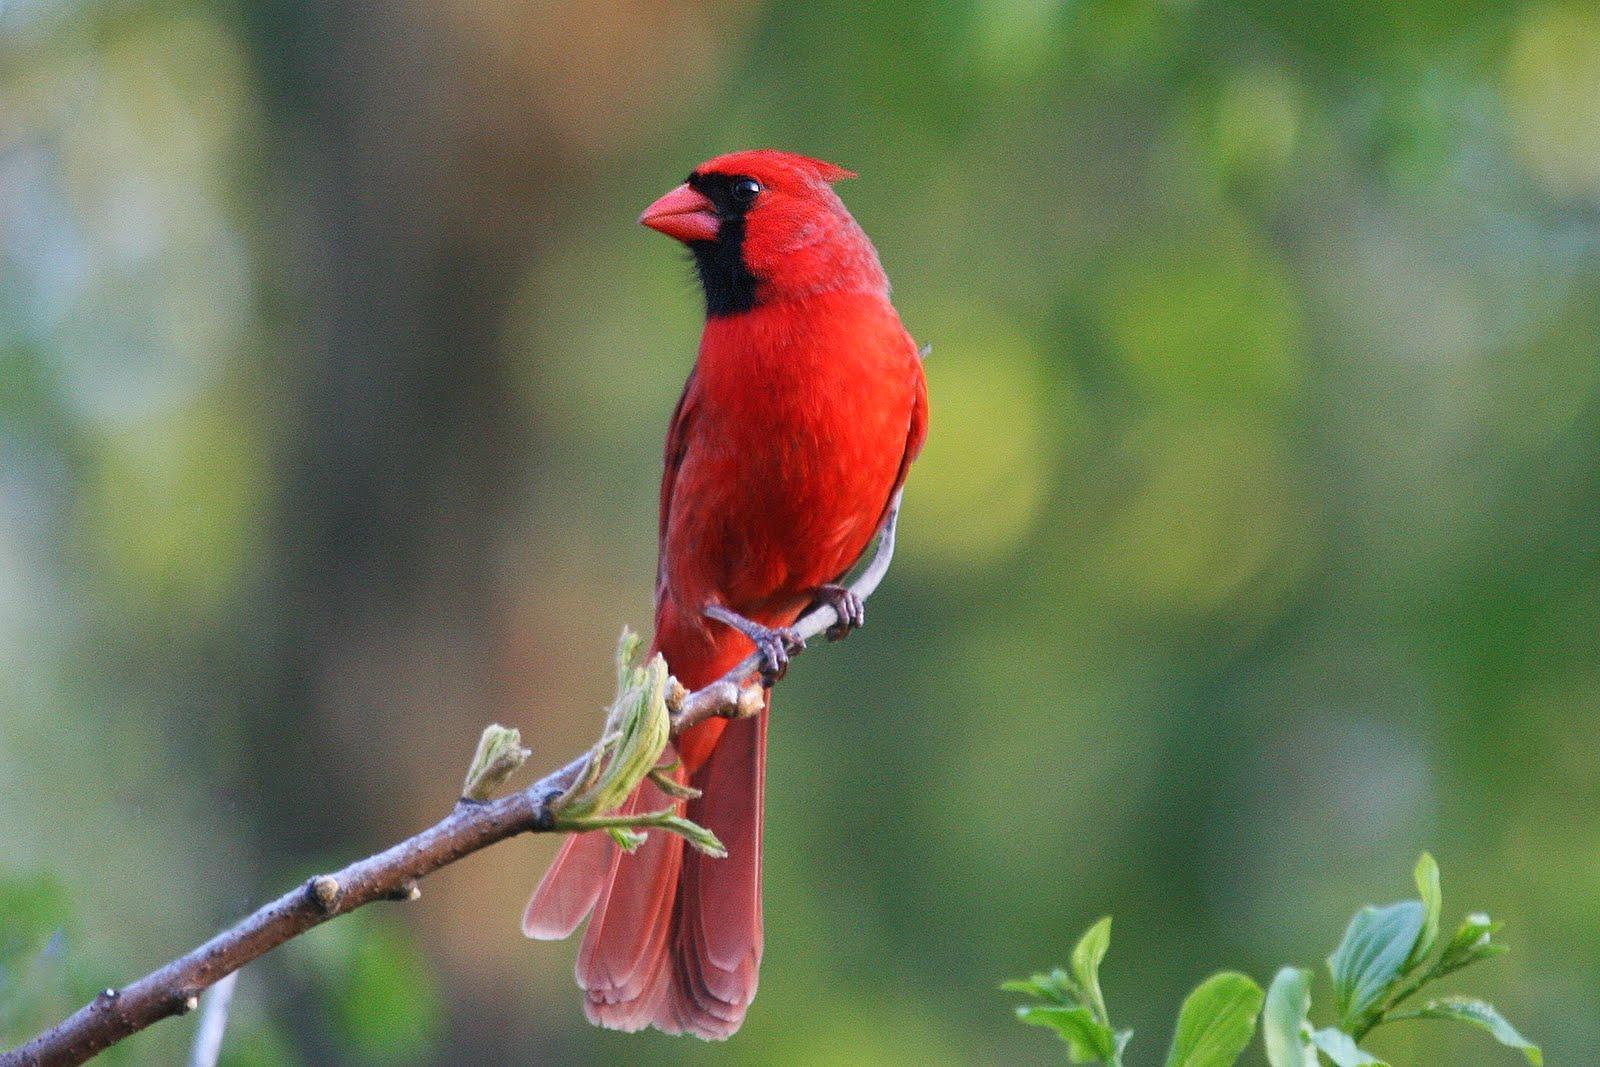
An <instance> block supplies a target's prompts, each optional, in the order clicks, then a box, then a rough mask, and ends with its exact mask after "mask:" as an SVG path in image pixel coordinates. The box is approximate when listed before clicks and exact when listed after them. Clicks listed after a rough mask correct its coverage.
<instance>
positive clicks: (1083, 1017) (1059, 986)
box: [1000, 916, 1133, 1067]
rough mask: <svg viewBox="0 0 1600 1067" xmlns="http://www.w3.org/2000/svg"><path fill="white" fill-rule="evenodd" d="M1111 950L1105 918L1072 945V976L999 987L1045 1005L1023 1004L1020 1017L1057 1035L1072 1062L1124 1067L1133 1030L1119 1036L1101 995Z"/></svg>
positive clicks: (1047, 976) (1060, 974)
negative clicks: (1102, 973) (1102, 966)
mask: <svg viewBox="0 0 1600 1067" xmlns="http://www.w3.org/2000/svg"><path fill="white" fill-rule="evenodd" d="M1110 947H1111V918H1110V916H1107V917H1106V918H1104V919H1101V920H1100V921H1099V922H1097V923H1095V924H1094V925H1093V926H1091V927H1089V929H1088V930H1087V931H1085V932H1084V935H1083V936H1082V937H1081V938H1079V939H1078V943H1077V944H1076V945H1075V946H1073V949H1072V957H1071V961H1072V962H1071V966H1072V973H1071V974H1068V973H1067V972H1066V971H1063V970H1061V969H1060V968H1059V967H1058V968H1056V969H1055V970H1053V971H1050V972H1049V973H1048V974H1036V975H1034V976H1033V977H1032V978H1024V979H1019V980H1016V981H1011V982H1006V983H1004V984H1003V985H1002V986H1001V987H1000V988H1002V989H1005V990H1009V991H1010V992H1013V993H1025V994H1027V995H1029V996H1032V997H1036V998H1038V999H1040V1000H1042V1001H1045V1002H1046V1003H1044V1004H1024V1005H1022V1006H1020V1007H1018V1008H1017V1018H1019V1019H1021V1020H1022V1021H1023V1022H1025V1023H1028V1024H1029V1025H1031V1026H1044V1027H1048V1028H1049V1029H1051V1030H1054V1031H1055V1032H1056V1034H1057V1036H1059V1037H1060V1038H1061V1040H1062V1041H1065V1042H1066V1044H1067V1056H1068V1058H1070V1059H1071V1060H1072V1062H1073V1063H1109V1064H1115V1065H1118V1067H1120V1065H1121V1063H1122V1050H1123V1048H1124V1047H1125V1046H1126V1045H1127V1043H1128V1039H1129V1038H1130V1037H1132V1036H1133V1031H1132V1030H1123V1031H1120V1032H1119V1031H1116V1030H1114V1029H1113V1028H1112V1026H1111V1019H1110V1017H1109V1016H1108V1015H1107V1014H1106V1001H1105V996H1104V995H1103V994H1102V993H1101V991H1100V963H1101V961H1102V960H1104V959H1105V957H1106V949H1108V948H1110Z"/></svg>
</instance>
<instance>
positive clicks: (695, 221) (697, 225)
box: [639, 185, 722, 242]
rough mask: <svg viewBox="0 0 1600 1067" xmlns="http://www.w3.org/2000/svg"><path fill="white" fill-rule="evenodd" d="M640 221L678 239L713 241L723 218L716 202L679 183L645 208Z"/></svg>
mask: <svg viewBox="0 0 1600 1067" xmlns="http://www.w3.org/2000/svg"><path fill="white" fill-rule="evenodd" d="M639 222H640V224H641V225H644V226H648V227H650V228H651V229H652V230H655V231H657V232H658V233H664V234H666V235H667V236H668V237H672V238H676V239H677V240H679V241H684V242H689V241H714V240H716V238H717V227H718V226H720V225H721V222H722V220H721V219H719V218H718V217H717V209H716V206H715V205H713V204H712V203H711V201H710V200H707V199H706V198H705V197H704V196H701V195H700V194H699V193H697V192H695V191H694V190H693V189H691V188H689V186H688V185H680V186H678V187H677V188H676V189H674V190H672V192H670V193H668V194H667V195H666V196H663V197H662V198H661V199H660V200H657V201H656V202H655V203H653V204H651V205H650V206H649V207H647V208H645V209H644V214H643V215H640V216H639Z"/></svg>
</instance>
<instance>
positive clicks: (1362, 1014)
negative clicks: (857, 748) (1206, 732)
mask: <svg viewBox="0 0 1600 1067" xmlns="http://www.w3.org/2000/svg"><path fill="white" fill-rule="evenodd" d="M1414 876H1415V879H1416V885H1417V894H1418V899H1415V900H1403V901H1400V902H1398V903H1395V904H1390V905H1387V906H1385V907H1373V906H1370V905H1369V906H1367V907H1364V908H1362V909H1361V910H1360V911H1358V912H1357V913H1356V914H1355V916H1354V917H1353V918H1352V919H1351V920H1350V925H1349V926H1348V927H1347V928H1346V930H1345V933H1344V937H1343V939H1341V940H1340V942H1339V946H1338V947H1337V948H1335V949H1334V950H1333V954H1332V955H1330V956H1329V957H1328V961H1327V962H1328V973H1329V976H1330V978H1331V980H1332V986H1333V1006H1334V1012H1335V1015H1336V1021H1335V1023H1334V1024H1333V1025H1331V1026H1326V1027H1323V1028H1321V1029H1316V1028H1314V1027H1313V1026H1312V1024H1311V1022H1310V1014H1311V978H1312V976H1311V972H1310V971H1309V970H1306V969H1304V968H1300V967H1284V968H1283V969H1281V970H1280V971H1278V973H1277V976H1276V977H1275V978H1274V979H1273V980H1272V984H1271V986H1270V987H1269V988H1268V990H1267V992H1266V994H1265V996H1264V997H1263V994H1262V992H1261V987H1260V986H1258V985H1256V983H1255V982H1254V981H1252V980H1251V979H1250V978H1249V977H1247V976H1245V975H1243V974H1239V973H1237V972H1233V971H1223V972H1219V973H1217V974H1214V975H1212V976H1211V977H1210V978H1207V979H1206V980H1205V981H1204V982H1202V983H1200V985H1199V986H1197V987H1196V988H1195V990H1194V991H1193V992H1191V993H1190V994H1189V996H1188V997H1187V998H1186V999H1185V1000H1184V1002H1183V1007H1182V1008H1181V1009H1180V1010H1179V1013H1178V1022H1177V1027H1176V1030H1175V1032H1174V1034H1173V1038H1172V1044H1171V1046H1170V1047H1169V1049H1168V1052H1167V1060H1166V1067H1231V1065H1232V1064H1234V1063H1235V1062H1236V1061H1237V1060H1238V1058H1239V1056H1240V1055H1241V1054H1242V1053H1243V1052H1244V1050H1245V1049H1246V1048H1247V1047H1248V1046H1249V1044H1250V1041H1251V1039H1252V1037H1254V1035H1255V1029H1256V1019H1257V1017H1258V1016H1259V1017H1260V1019H1261V1030H1262V1043H1263V1044H1264V1045H1265V1049H1266V1055H1267V1061H1268V1062H1269V1063H1270V1064H1271V1065H1272V1067H1323V1064H1324V1063H1328V1064H1332V1065H1333V1067H1388V1065H1387V1064H1386V1063H1384V1061H1382V1060H1380V1059H1378V1058H1377V1057H1376V1056H1373V1055H1371V1054H1370V1053H1368V1052H1366V1051H1365V1050H1363V1049H1362V1048H1361V1045H1360V1042H1361V1041H1362V1040H1363V1039H1364V1038H1365V1037H1366V1036H1367V1034H1369V1033H1370V1032H1371V1031H1372V1030H1373V1029H1375V1028H1376V1027H1378V1026H1380V1025H1382V1024H1385V1023H1393V1022H1398V1021H1401V1020H1407V1019H1431V1020H1443V1021H1449V1022H1458V1023H1465V1024H1467V1025H1470V1026H1474V1027H1477V1028H1478V1029H1481V1030H1483V1031H1485V1032H1486V1033H1488V1034H1489V1035H1490V1036H1491V1037H1493V1038H1494V1039H1495V1040H1497V1041H1499V1042H1500V1043H1501V1044H1502V1045H1505V1046H1506V1047H1508V1048H1513V1049H1516V1050H1517V1051H1519V1052H1521V1053H1522V1055H1523V1057H1524V1058H1525V1059H1526V1060H1527V1061H1528V1063H1530V1064H1532V1065H1533V1067H1541V1065H1542V1064H1543V1062H1544V1058H1543V1054H1542V1053H1541V1052H1540V1050H1539V1047H1538V1046H1537V1045H1535V1044H1533V1043H1532V1042H1530V1041H1528V1040H1527V1039H1526V1038H1525V1037H1523V1036H1522V1035H1521V1034H1520V1033H1518V1032H1517V1030H1516V1028H1515V1027H1513V1026H1512V1025H1511V1024H1510V1023H1509V1022H1507V1021H1506V1020H1505V1018H1504V1017H1503V1016H1501V1015H1500V1013H1499V1012H1498V1011H1497V1010H1496V1009H1495V1008H1494V1006H1493V1005H1491V1004H1489V1003H1487V1002H1486V1001H1483V1000H1479V999H1476V998H1473V997H1464V996H1440V997H1433V998H1429V999H1426V1000H1423V1001H1422V1002H1421V1004H1420V1005H1417V1006H1406V1005H1408V1004H1410V1003H1412V998H1414V997H1416V996H1417V995H1418V994H1419V993H1421V992H1423V990H1424V989H1426V988H1427V987H1428V986H1430V985H1431V984H1432V983H1434V982H1435V981H1437V980H1438V979H1440V978H1443V977H1445V976H1446V975H1449V974H1453V973H1455V972H1456V971H1459V970H1461V969H1462V968H1465V967H1469V966H1471V965H1472V964H1474V963H1478V962H1479V961H1481V960H1486V959H1490V958H1492V957H1494V956H1498V955H1500V954H1502V953H1503V952H1505V951H1506V950H1505V947H1504V946H1502V945H1500V944H1498V943H1496V942H1495V941H1494V935H1495V933H1496V932H1498V931H1499V929H1500V924H1499V923H1497V922H1494V921H1493V920H1491V919H1490V918H1489V917H1488V916H1487V915H1484V914H1482V913H1478V912H1474V913H1472V914H1469V915H1468V916H1467V917H1466V918H1465V919H1463V920H1462V921H1461V922H1460V923H1459V924H1458V925H1457V926H1456V928H1455V932H1454V933H1452V934H1451V935H1450V936H1449V937H1448V938H1441V937H1440V929H1441V926H1440V920H1441V917H1442V912H1443V905H1444V898H1443V893H1442V891H1441V888H1440V880H1439V865H1438V864H1437V863H1435V862H1434V859H1433V857H1432V856H1430V855H1428V854H1427V853H1423V854H1422V857H1421V858H1420V859H1419V860H1418V861H1417V866H1416V870H1415V872H1414ZM1110 943H1111V920H1110V918H1105V919H1101V920H1100V921H1099V922H1097V923H1095V924H1094V925H1093V926H1091V927H1090V928H1089V930H1088V932H1087V933H1085V934H1084V935H1083V937H1082V938H1081V939H1080V940H1079V941H1078V944H1077V946H1076V947H1075V948H1074V949H1073V950H1072V957H1071V963H1070V967H1069V968H1068V969H1067V970H1065V971H1063V970H1061V969H1060V968H1057V969H1055V970H1053V971H1050V972H1047V973H1041V974H1036V975H1034V976H1033V977H1032V978H1026V979H1021V980H1017V981H1010V982H1006V983H1004V984H1003V985H1002V986H1001V988H1002V989H1005V990H1007V991H1009V992H1013V993H1023V994H1026V995H1028V996H1030V997H1033V998H1034V1000H1035V1001H1036V1003H1031V1004H1024V1005H1021V1006H1020V1007H1018V1008H1017V1009H1016V1010H1017V1017H1018V1018H1019V1019H1021V1020H1022V1021H1023V1022H1025V1023H1029V1024H1031V1025H1034V1026H1043V1027H1047V1028H1049V1029H1051V1030H1054V1031H1055V1032H1056V1034H1057V1035H1058V1036H1059V1037H1060V1038H1061V1040H1062V1041H1064V1042H1065V1043H1066V1046H1067V1055H1068V1058H1069V1059H1070V1060H1071V1061H1072V1062H1073V1063H1101V1064H1109V1065H1111V1067H1122V1056H1123V1051H1124V1049H1125V1048H1126V1047H1127V1044H1128V1041H1129V1039H1130V1038H1131V1037H1132V1036H1133V1032H1132V1031H1131V1030H1117V1029H1116V1028H1115V1027H1113V1026H1112V1024H1111V1020H1110V1018H1109V1016H1108V1014H1107V1012H1106V1005H1105V997H1104V995H1103V994H1102V992H1101V989H1100V963H1101V961H1103V960H1104V959H1105V955H1106V950H1107V949H1108V948H1109V947H1110Z"/></svg>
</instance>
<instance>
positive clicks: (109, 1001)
mask: <svg viewBox="0 0 1600 1067" xmlns="http://www.w3.org/2000/svg"><path fill="white" fill-rule="evenodd" d="M899 508H900V495H899V494H898V493H896V494H895V497H894V499H893V500H891V501H890V504H889V508H888V510H887V511H886V512H885V514H884V517H883V523H882V526H881V528H880V531H879V536H878V541H877V545H876V546H875V547H874V549H873V552H872V556H871V557H870V559H869V560H868V562H867V564H866V566H865V567H864V568H863V569H862V571H861V573H860V574H859V575H858V576H857V577H856V579H855V580H854V581H852V582H851V583H850V589H851V590H852V591H853V592H855V593H856V595H857V596H859V597H861V599H863V600H865V599H867V597H869V596H870V595H871V594H872V593H873V591H874V590H876V589H877V588H878V585H879V583H880V582H882V581H883V577H884V575H885V574H886V573H887V572H888V569H889V561H890V559H891V558H892V556H893V555H894V531H895V522H896V519H897V516H898V514H899ZM837 621H839V620H838V615H837V614H836V613H835V612H834V609H833V608H832V606H830V605H827V604H819V605H818V606H816V607H814V608H813V609H811V610H810V611H808V612H807V613H806V614H805V615H804V616H802V617H801V618H800V619H799V620H798V621H797V622H796V623H795V625H794V629H795V630H796V632H798V633H799V634H800V636H801V637H802V638H805V639H810V638H813V637H816V636H817V635H819V634H821V633H822V632H823V631H824V630H826V629H827V628H828V627H830V626H832V625H833V624H834V623H835V622H837ZM757 667H758V662H757V659H756V657H755V656H754V655H751V656H749V657H746V658H745V659H744V660H743V661H741V662H740V663H739V664H738V666H736V667H734V668H733V669H732V670H731V671H729V672H728V673H727V674H725V675H723V676H722V677H721V678H719V679H718V680H717V681H715V682H712V683H711V684H710V685H708V686H706V687H704V688H703V689H699V690H696V691H694V692H688V691H686V690H684V689H683V688H682V687H681V686H678V685H677V684H676V682H675V681H673V682H671V692H669V693H668V695H667V707H668V709H669V710H670V711H671V729H670V733H671V736H672V737H677V736H678V734H679V733H680V732H682V731H683V730H686V729H688V728H689V727H691V726H693V725H695V724H696V723H699V722H703V721H705V720H706V719H710V718H715V717H719V716H720V717H724V718H738V717H740V716H744V715H749V714H753V713H754V712H755V711H758V710H759V709H760V708H761V706H762V703H763V701H762V698H761V692H760V688H759V686H758V685H755V684H753V682H752V677H753V675H754V674H755V672H756V669H757ZM594 757H595V753H594V752H592V751H591V752H588V753H585V754H583V755H582V756H579V757H578V758H576V759H574V760H572V761H571V762H569V763H568V764H567V765H566V766H564V767H561V768H560V769H558V770H555V771H552V772H550V773H549V774H547V775H545V776H544V777H543V778H541V779H539V780H538V781H537V782H535V783H533V784H532V785H530V786H527V787H526V788H523V789H519V790H517V791H516V792H514V793H509V794H507V795H506V796H503V797H500V798H498V799H495V800H472V799H467V798H465V797H463V798H462V799H460V800H458V801H457V802H456V805H455V807H454V809H453V810H452V811H451V812H450V814H449V815H447V816H445V818H444V819H443V820H441V821H440V822H438V823H435V824H434V825H433V826H431V827H429V828H428V829H426V830H424V831H422V832H421V833H419V834H417V835H415V836H414V837H410V838H407V839H406V840H404V841H402V842H400V843H399V844H397V845H394V846H392V847H390V848H388V849H385V850H384V851H382V852H379V853H378V854H376V855H374V856H369V857H367V858H366V859H362V860H357V861H356V862H355V863H352V864H350V865H349V866H347V867H345V868H343V869H341V870H338V871H334V872H332V873H331V874H321V875H317V876H316V877H314V878H311V879H309V880H307V881H306V882H304V883H302V884H301V885H298V886H296V887H295V888H294V889H291V890H290V891H289V892H287V893H285V894H284V895H283V896H281V897H279V898H278V899H277V900H274V901H273V902H272V903H270V904H267V905H265V906H263V907H261V908H259V909H257V910H256V911H255V912H253V913H252V914H250V915H249V916H247V917H245V918H244V919H243V920H241V921H240V922H239V923H237V924H236V925H234V926H232V927H230V928H229V929H227V930H224V931H222V932H221V933H219V934H217V935H216V936H215V937H213V938H212V939H211V940H209V941H207V942H206V943H205V944H203V945H201V946H199V947H198V948H195V949H193V950H192V951H190V952H188V953H185V954H184V955H182V956H179V957H178V958H177V959H175V960H173V961H171V962H170V963H167V964H166V965H164V966H162V967H159V968H157V969H156V970H154V971H151V972H150V973H149V974H147V975H145V976H144V977H143V978H140V979H138V980H137V981H134V982H131V983H129V984H128V985H126V986H123V987H122V988H121V989H116V988H108V989H106V991H105V992H103V993H101V994H100V995H99V996H97V997H95V998H94V999H93V1000H92V1001H90V1002H89V1003H88V1004H85V1005H84V1006H83V1007H82V1008H79V1009H78V1010H77V1011H76V1012H74V1013H73V1014H72V1015H71V1016H69V1017H67V1018H66V1019H65V1020H63V1021H62V1022H60V1023H58V1024H57V1025H56V1026H53V1027H51V1028H50V1029H49V1030H46V1031H44V1032H43V1033H40V1034H38V1035H37V1036H35V1037H34V1038H32V1039H31V1040H29V1041H28V1042H27V1043H26V1044H23V1045H20V1046H18V1047H17V1048H15V1049H13V1050H11V1051H10V1052H5V1053H0V1067H25V1065H26V1067H36V1065H37V1067H56V1065H58V1064H77V1063H83V1062H84V1061H86V1060H88V1059H89V1058H91V1057H92V1056H95V1055H97V1054H98V1053H100V1052H102V1051H104V1050H105V1049H107V1048H109V1047H110V1046H112V1045H114V1044H116V1043H117V1042H119V1041H122V1040H123V1039H125V1038H127V1037H129V1036H131V1035H132V1034H136V1033H138V1032H139V1031H140V1030H143V1029H145V1028H146V1027H148V1026H150V1025H152V1024H154V1023H157V1022H160V1021H161V1020H162V1019H165V1018H167V1017H169V1016H173V1015H182V1014H184V1013H186V1012H189V1011H192V1010H194V1008H195V1007H196V1005H197V1002H198V998H199V996H200V994H201V993H202V992H204V991H205V990H206V989H208V988H210V987H211V986H213V985H215V984H216V983H218V982H219V981H221V980H222V979H223V978H225V977H227V976H228V975H230V974H233V973H234V972H235V971H237V970H238V969H239V968H240V967H242V966H244V965H245V964H247V963H249V962H250V961H251V960H253V959H256V958H257V957H259V956H262V955H264V954H266V953H267V952H270V951H271V950H273V949H275V948H277V947H278V946H279V945H281V944H283V943H284V942H285V941H288V940H290V939H292V938H295V937H298V936H299V935H301V934H303V933H305V932H306V931H307V930H310V929H311V928H312V927H315V926H320V925H321V924H322V923H325V922H327V921H328V920H329V919H332V918H334V917H335V916H339V915H344V914H346V913H347V912H351V911H354V910H355V909H357V908H359V907H361V906H362V905H365V904H370V903H372V902H373V901H375V900H413V899H415V898H416V897H417V896H419V895H420V892H419V890H418V888H417V883H418V882H419V881H420V880H421V879H423V878H424V877H426V876H427V875H429V874H431V873H433V872H434V871H436V870H438V869H439V868H441V867H445V866H448V865H450V864H452V863H455V862H456V861H458V860H460V859H463V858H465V857H466V856H469V855H471V854H472V853H474V852H477V851H478V850H479V849H483V848H488V847H489V846H490V845H493V844H496V843H498V842H500V841H504V840H506V839H507V838H510V837H515V836H516V835H518V834H523V833H544V832H550V831H552V830H555V829H557V826H556V818H557V814H558V812H559V810H560V807H561V801H562V799H563V798H564V797H565V795H566V793H567V792H568V790H570V789H572V787H573V786H574V784H577V783H578V782H579V779H580V777H581V776H583V775H584V774H585V771H586V770H588V769H589V763H590V761H591V759H593V758H594ZM218 999H221V998H218Z"/></svg>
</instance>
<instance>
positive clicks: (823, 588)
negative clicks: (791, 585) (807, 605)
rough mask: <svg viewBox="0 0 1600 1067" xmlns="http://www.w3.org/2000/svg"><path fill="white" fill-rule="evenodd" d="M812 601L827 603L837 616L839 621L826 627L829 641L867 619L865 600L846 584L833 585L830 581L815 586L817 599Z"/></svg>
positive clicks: (841, 635) (838, 637)
mask: <svg viewBox="0 0 1600 1067" xmlns="http://www.w3.org/2000/svg"><path fill="white" fill-rule="evenodd" d="M814 603H817V604H826V605H828V607H830V608H832V609H833V613H834V614H835V615H837V616H839V621H838V622H836V623H834V624H833V625H832V626H830V627H828V629H827V634H828V640H829V641H837V640H839V639H840V638H842V637H844V636H845V635H847V634H848V633H849V632H850V631H851V630H855V629H858V628H860V627H861V625H862V624H864V623H865V622H866V621H867V603H866V601H864V600H862V599H861V597H859V596H858V595H856V592H855V591H854V590H853V589H850V588H848V587H847V586H843V585H835V584H834V583H832V582H829V583H828V584H827V585H819V586H817V599H816V600H815V601H814Z"/></svg>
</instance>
